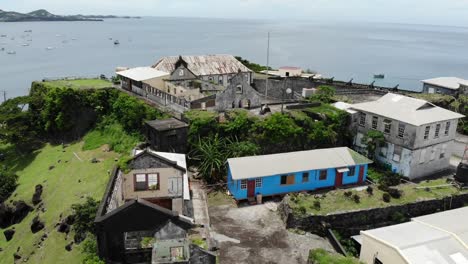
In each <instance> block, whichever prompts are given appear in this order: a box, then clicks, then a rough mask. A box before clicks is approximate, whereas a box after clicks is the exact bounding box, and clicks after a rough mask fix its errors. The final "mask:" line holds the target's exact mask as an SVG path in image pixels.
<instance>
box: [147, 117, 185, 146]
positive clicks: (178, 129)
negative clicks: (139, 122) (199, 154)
mask: <svg viewBox="0 0 468 264" xmlns="http://www.w3.org/2000/svg"><path fill="white" fill-rule="evenodd" d="M145 130H146V138H147V140H148V142H149V143H150V146H151V148H152V149H154V150H157V151H163V152H175V153H185V152H186V151H187V134H188V124H186V123H184V122H182V121H179V120H177V119H175V118H169V119H164V120H153V121H146V122H145Z"/></svg>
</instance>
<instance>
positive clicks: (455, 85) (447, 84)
mask: <svg viewBox="0 0 468 264" xmlns="http://www.w3.org/2000/svg"><path fill="white" fill-rule="evenodd" d="M421 82H423V83H427V84H431V85H435V86H439V87H443V88H447V89H452V90H458V89H459V88H460V84H464V85H466V84H467V82H468V81H467V80H464V79H461V78H457V77H438V78H433V79H427V80H422V81H421Z"/></svg>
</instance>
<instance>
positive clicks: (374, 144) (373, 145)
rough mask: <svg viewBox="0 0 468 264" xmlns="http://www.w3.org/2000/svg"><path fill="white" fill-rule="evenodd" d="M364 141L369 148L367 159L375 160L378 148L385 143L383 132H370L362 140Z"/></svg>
mask: <svg viewBox="0 0 468 264" xmlns="http://www.w3.org/2000/svg"><path fill="white" fill-rule="evenodd" d="M362 141H363V142H364V143H365V144H366V146H367V157H368V158H369V159H373V158H374V157H375V152H376V151H377V148H378V147H380V146H382V145H383V144H384V143H385V136H384V134H383V133H382V132H381V131H377V130H369V131H368V132H367V133H366V134H365V135H364V137H363V138H362Z"/></svg>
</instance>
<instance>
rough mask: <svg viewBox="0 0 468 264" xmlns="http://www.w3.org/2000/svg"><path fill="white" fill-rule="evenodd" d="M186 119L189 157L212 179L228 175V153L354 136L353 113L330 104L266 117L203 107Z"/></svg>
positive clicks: (310, 145) (328, 143)
mask: <svg viewBox="0 0 468 264" xmlns="http://www.w3.org/2000/svg"><path fill="white" fill-rule="evenodd" d="M185 118H186V119H187V120H188V122H189V123H190V129H189V140H188V142H189V147H190V155H189V157H190V159H191V161H192V162H193V163H194V165H197V167H198V168H199V172H200V175H201V176H203V178H204V179H206V180H207V181H209V182H214V181H218V180H221V179H224V177H225V176H226V160H227V159H228V158H232V157H242V156H251V155H257V154H272V153H281V152H289V151H300V150H308V149H314V148H326V147H335V146H336V145H346V144H347V143H348V142H349V141H350V138H351V137H350V135H349V133H348V132H347V129H346V128H347V113H346V112H343V111H341V110H339V109H336V108H335V107H333V106H330V105H327V104H322V105H320V106H317V107H312V108H308V109H304V110H297V111H291V112H290V113H285V114H281V113H274V114H271V115H269V116H267V117H265V118H259V117H256V116H253V115H250V113H249V112H248V111H245V110H235V111H231V112H228V113H226V116H225V118H224V119H223V121H222V122H219V121H218V116H217V115H216V114H215V113H211V112H207V111H198V110H194V111H189V112H187V113H186V114H185ZM338 135H340V137H338Z"/></svg>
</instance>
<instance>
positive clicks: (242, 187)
mask: <svg viewBox="0 0 468 264" xmlns="http://www.w3.org/2000/svg"><path fill="white" fill-rule="evenodd" d="M245 189H247V180H241V190H245Z"/></svg>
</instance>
